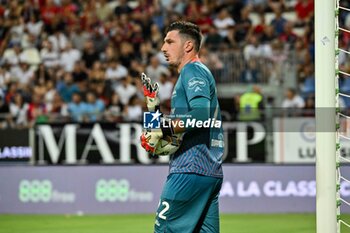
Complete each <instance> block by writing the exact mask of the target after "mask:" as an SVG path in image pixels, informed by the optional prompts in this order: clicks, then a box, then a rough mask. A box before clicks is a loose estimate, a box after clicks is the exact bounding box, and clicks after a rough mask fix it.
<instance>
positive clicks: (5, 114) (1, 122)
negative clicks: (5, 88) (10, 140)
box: [0, 95, 10, 129]
mask: <svg viewBox="0 0 350 233" xmlns="http://www.w3.org/2000/svg"><path fill="white" fill-rule="evenodd" d="M9 114H10V108H9V105H8V104H7V103H6V102H5V100H4V97H3V96H2V95H0V129H2V128H6V127H7V125H8V121H9V117H10V115H9Z"/></svg>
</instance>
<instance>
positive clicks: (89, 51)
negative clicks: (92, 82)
mask: <svg viewBox="0 0 350 233" xmlns="http://www.w3.org/2000/svg"><path fill="white" fill-rule="evenodd" d="M82 59H83V60H84V62H85V66H86V67H87V68H91V67H92V64H94V62H95V61H97V60H98V59H99V54H98V52H97V51H96V50H95V47H94V44H93V42H92V41H91V40H88V41H86V42H85V44H84V50H83V56H82Z"/></svg>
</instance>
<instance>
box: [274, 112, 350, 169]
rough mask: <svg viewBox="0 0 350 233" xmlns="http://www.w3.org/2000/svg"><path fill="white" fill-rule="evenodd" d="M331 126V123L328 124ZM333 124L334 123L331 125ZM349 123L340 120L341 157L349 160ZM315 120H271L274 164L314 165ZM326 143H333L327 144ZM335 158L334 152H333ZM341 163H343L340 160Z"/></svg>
mask: <svg viewBox="0 0 350 233" xmlns="http://www.w3.org/2000/svg"><path fill="white" fill-rule="evenodd" d="M328 123H329V124H332V122H328ZM333 124H335V122H334V123H333ZM349 126H350V121H349V120H348V119H341V123H340V129H341V132H340V135H341V137H340V146H341V155H342V156H343V157H345V158H348V159H350V140H348V139H347V138H350V136H349V135H350V127H349ZM315 131H316V121H315V118H310V117H297V118H275V119H274V120H273V132H274V133H273V134H274V140H273V142H274V162H275V163H315V162H316V132H315ZM328 143H335V141H334V142H328ZM334 156H335V152H334ZM342 162H345V161H344V160H342Z"/></svg>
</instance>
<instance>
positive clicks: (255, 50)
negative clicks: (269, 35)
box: [243, 35, 272, 61]
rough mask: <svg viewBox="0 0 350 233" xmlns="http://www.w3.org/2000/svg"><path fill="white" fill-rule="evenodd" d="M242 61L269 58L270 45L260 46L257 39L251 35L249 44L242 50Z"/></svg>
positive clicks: (270, 52) (270, 53)
mask: <svg viewBox="0 0 350 233" xmlns="http://www.w3.org/2000/svg"><path fill="white" fill-rule="evenodd" d="M243 54H244V59H245V60H246V61H249V60H250V59H255V58H259V57H271V55H272V50H271V46H270V44H261V43H260V42H259V39H258V37H256V36H254V35H252V36H251V37H250V38H249V43H248V44H247V45H246V46H244V49H243Z"/></svg>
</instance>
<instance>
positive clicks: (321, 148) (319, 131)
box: [315, 0, 338, 233]
mask: <svg viewBox="0 0 350 233" xmlns="http://www.w3.org/2000/svg"><path fill="white" fill-rule="evenodd" d="M336 1H337V0H335V1H334V0H333V1H332V0H315V52H316V54H315V78H316V93H315V94H316V186H317V194H316V222H317V226H316V228H317V233H336V232H337V231H338V230H337V201H336V200H337V191H336V188H337V187H336V183H337V180H336V179H337V178H336V85H335V83H336V65H335V64H336V53H335V51H336V48H335V46H336V42H335V41H336V27H335V23H336V5H335V4H336ZM325 125H327V126H325Z"/></svg>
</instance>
